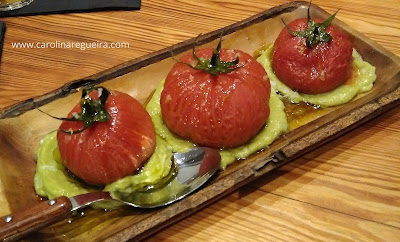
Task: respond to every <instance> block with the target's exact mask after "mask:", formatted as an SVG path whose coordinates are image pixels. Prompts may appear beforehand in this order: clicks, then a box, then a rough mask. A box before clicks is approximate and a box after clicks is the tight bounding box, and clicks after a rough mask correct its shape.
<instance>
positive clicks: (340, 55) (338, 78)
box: [272, 18, 353, 94]
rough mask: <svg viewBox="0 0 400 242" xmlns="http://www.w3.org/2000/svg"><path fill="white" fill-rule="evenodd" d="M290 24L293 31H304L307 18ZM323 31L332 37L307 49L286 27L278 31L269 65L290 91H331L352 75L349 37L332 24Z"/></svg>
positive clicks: (317, 20) (316, 20)
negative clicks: (270, 64)
mask: <svg viewBox="0 0 400 242" xmlns="http://www.w3.org/2000/svg"><path fill="white" fill-rule="evenodd" d="M313 20H314V21H315V22H316V23H321V22H322V21H321V20H320V19H313ZM289 27H290V28H291V29H292V30H293V31H300V30H305V29H307V19H306V18H302V19H297V20H294V21H292V22H291V23H290V24H289ZM326 32H327V33H329V34H330V35H331V36H332V40H331V41H329V42H327V43H318V44H317V45H316V46H315V47H314V48H309V47H307V46H306V40H305V38H302V37H294V36H293V35H291V34H290V33H289V31H288V30H287V29H286V28H284V29H283V30H282V31H281V33H280V34H279V36H278V38H277V39H276V41H275V44H274V48H273V54H272V55H273V56H272V67H273V69H274V71H275V74H276V75H277V76H278V78H279V80H281V81H282V82H283V83H285V84H286V85H287V86H289V87H290V88H292V89H293V90H297V91H299V92H302V93H308V94H318V93H324V92H328V91H331V90H332V89H334V88H336V87H338V86H340V85H342V84H344V83H345V82H346V81H347V80H348V79H349V78H350V77H351V74H352V64H351V62H352V50H353V46H352V43H351V40H350V38H349V37H348V36H347V35H346V34H345V33H343V32H341V31H340V30H339V29H338V28H336V27H335V26H333V25H332V24H331V25H329V26H328V28H327V29H326Z"/></svg>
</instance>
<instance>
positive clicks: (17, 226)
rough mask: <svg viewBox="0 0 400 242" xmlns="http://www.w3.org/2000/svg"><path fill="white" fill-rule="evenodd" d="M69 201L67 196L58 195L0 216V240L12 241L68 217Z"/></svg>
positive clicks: (70, 207)
mask: <svg viewBox="0 0 400 242" xmlns="http://www.w3.org/2000/svg"><path fill="white" fill-rule="evenodd" d="M71 209H72V205H71V201H70V200H69V199H68V198H67V197H64V196H62V197H58V198H56V199H53V200H49V201H43V202H40V203H39V204H37V205H36V206H33V207H30V208H29V209H28V210H25V211H21V212H16V213H15V214H11V215H8V216H5V217H2V218H0V219H1V220H0V241H14V240H17V239H18V238H22V237H23V236H25V235H27V234H28V233H30V232H32V231H35V230H39V229H42V228H44V227H46V226H48V225H51V224H53V223H55V222H58V221H60V220H62V219H64V218H66V217H68V215H69V213H70V212H71Z"/></svg>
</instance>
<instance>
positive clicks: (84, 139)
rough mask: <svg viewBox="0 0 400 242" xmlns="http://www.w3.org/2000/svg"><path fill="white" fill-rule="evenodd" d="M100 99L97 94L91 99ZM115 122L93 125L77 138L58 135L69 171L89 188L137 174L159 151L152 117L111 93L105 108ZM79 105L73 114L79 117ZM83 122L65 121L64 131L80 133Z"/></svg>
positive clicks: (135, 103)
mask: <svg viewBox="0 0 400 242" xmlns="http://www.w3.org/2000/svg"><path fill="white" fill-rule="evenodd" d="M96 95H98V93H97V91H95V92H92V93H91V95H90V96H92V97H94V96H96ZM105 107H106V109H107V110H108V112H109V114H110V116H111V118H110V120H109V121H107V122H96V123H93V124H92V125H91V126H90V127H89V128H88V129H86V130H84V131H83V132H81V133H77V134H74V135H70V134H66V133H64V132H62V131H58V133H57V140H58V146H59V149H60V153H61V157H62V160H63V163H64V165H65V167H66V168H68V169H69V170H70V171H71V172H72V173H73V174H74V175H76V176H77V177H79V178H81V179H82V180H84V181H85V182H86V183H88V184H95V185H106V184H109V183H111V182H113V181H115V180H117V179H119V178H122V177H125V176H128V175H131V174H133V173H134V172H136V170H137V169H138V168H140V167H141V166H142V165H143V163H144V162H145V161H146V160H147V159H148V158H149V157H150V156H151V154H152V153H153V152H154V149H155V132H154V127H153V123H152V121H151V118H150V116H149V114H148V113H147V112H146V110H145V109H144V108H143V106H142V105H141V104H140V103H139V102H138V101H136V100H135V99H134V98H133V97H131V96H129V95H128V94H125V93H122V92H117V91H114V92H111V93H110V95H109V96H108V99H107V101H106V104H105ZM80 110H81V108H80V105H79V104H78V105H76V106H75V107H74V108H73V109H72V111H71V112H70V113H69V115H68V117H72V115H73V113H74V112H75V113H79V112H80ZM82 127H83V124H82V122H71V121H64V122H63V123H62V124H61V126H60V129H62V130H69V129H72V130H78V129H81V128H82Z"/></svg>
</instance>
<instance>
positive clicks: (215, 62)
mask: <svg viewBox="0 0 400 242" xmlns="http://www.w3.org/2000/svg"><path fill="white" fill-rule="evenodd" d="M221 41H222V36H221V37H220V39H219V42H218V45H217V48H216V49H214V50H213V53H212V56H211V59H202V58H199V57H198V56H197V55H196V50H195V46H196V42H197V39H196V41H195V44H194V45H193V58H194V60H195V61H196V62H197V63H196V65H191V64H187V65H188V66H189V67H191V68H193V69H195V70H203V71H206V72H207V73H210V74H211V75H218V74H220V73H230V72H232V71H234V70H236V69H237V68H239V67H240V66H238V65H237V64H239V57H236V59H235V60H233V61H222V60H221V58H220V52H221Z"/></svg>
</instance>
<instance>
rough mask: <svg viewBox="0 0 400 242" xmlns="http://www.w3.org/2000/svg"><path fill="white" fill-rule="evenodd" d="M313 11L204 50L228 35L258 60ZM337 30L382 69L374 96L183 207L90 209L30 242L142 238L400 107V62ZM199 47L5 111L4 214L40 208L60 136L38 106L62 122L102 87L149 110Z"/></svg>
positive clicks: (290, 137) (277, 14)
mask: <svg viewBox="0 0 400 242" xmlns="http://www.w3.org/2000/svg"><path fill="white" fill-rule="evenodd" d="M307 6H308V3H307V2H292V3H288V4H285V5H281V6H278V7H275V8H272V9H270V10H268V11H265V12H262V13H260V14H257V15H255V16H253V17H251V18H249V19H246V20H244V21H241V22H238V23H236V24H234V25H231V26H228V27H225V28H223V29H221V30H218V31H215V32H211V33H208V34H205V35H203V36H201V37H200V38H199V39H198V43H199V44H200V45H202V46H212V47H215V46H216V43H217V41H218V38H219V36H220V33H221V32H223V34H224V37H223V47H224V48H237V49H241V50H243V51H245V52H248V53H250V54H253V53H255V52H256V51H257V50H259V49H260V48H263V47H265V46H267V45H268V44H270V43H272V42H273V41H274V39H275V38H276V37H277V35H278V33H279V32H280V31H281V29H282V28H283V27H284V26H283V24H282V22H281V19H284V20H285V22H287V23H288V22H290V21H291V20H293V19H296V18H299V17H305V16H306V11H307ZM311 15H312V16H313V17H319V18H327V17H328V16H329V14H328V13H327V12H325V11H324V10H322V9H320V8H319V7H317V6H315V5H312V8H311ZM334 24H335V25H337V26H339V27H340V28H342V29H343V30H344V31H345V32H347V33H348V34H349V35H350V36H351V37H352V40H353V42H354V46H355V48H356V49H357V51H358V52H359V53H360V54H361V55H362V57H363V58H364V60H366V61H368V62H369V63H371V64H372V65H374V66H375V67H376V73H377V80H376V83H375V85H374V88H373V89H372V91H370V92H369V93H367V94H365V95H362V96H359V97H358V98H357V99H355V100H353V101H352V102H351V103H348V104H346V105H343V106H340V107H336V108H335V109H331V110H330V112H328V113H326V114H324V115H323V116H322V117H320V118H317V119H315V120H311V121H309V122H308V123H305V124H303V125H302V126H300V127H298V128H296V129H294V130H292V131H290V132H288V133H287V134H285V135H283V136H282V137H280V138H279V139H278V140H276V141H275V142H274V143H273V144H272V145H270V146H269V147H267V148H266V149H264V150H263V151H260V152H259V153H257V154H254V155H252V156H251V157H249V158H248V159H246V160H241V161H238V162H236V163H235V164H233V165H231V166H229V167H228V168H227V169H226V170H225V171H221V172H220V173H219V174H218V176H217V177H215V178H214V179H213V180H212V181H210V182H209V183H208V184H206V186H205V187H203V188H202V189H201V190H200V191H198V192H196V193H195V194H193V195H191V196H189V197H188V198H186V199H184V200H182V201H180V202H177V203H175V204H172V205H170V206H168V207H165V208H161V209H152V210H143V209H132V208H124V209H118V210H113V211H109V212H104V211H95V210H92V209H87V210H84V211H83V212H82V214H76V215H75V216H71V217H70V218H69V219H67V220H65V221H62V222H60V223H58V224H55V225H53V226H51V227H49V228H46V229H44V230H42V231H39V232H37V233H35V234H33V235H31V236H30V237H28V239H32V240H71V239H76V240H85V241H86V240H110V241H121V240H128V239H132V238H134V239H136V240H138V239H143V238H145V237H147V236H149V235H150V234H152V233H155V232H157V231H158V230H160V229H162V228H163V227H165V226H167V225H169V224H171V223H174V222H176V221H177V220H179V219H182V218H184V217H185V216H188V215H189V214H191V213H193V212H195V211H197V210H199V209H201V208H202V207H204V206H207V205H208V204H210V203H213V202H214V201H216V200H217V199H219V198H221V197H222V196H224V195H226V194H228V193H230V192H232V191H233V190H235V189H237V188H238V187H240V186H242V185H244V184H246V183H248V182H250V181H252V180H254V179H255V178H257V177H260V176H263V175H265V174H267V173H269V172H271V171H272V170H274V169H275V168H277V167H279V166H282V165H284V164H287V163H288V162H289V161H291V160H292V159H294V158H295V157H298V156H299V155H302V154H304V153H305V152H308V151H309V150H311V149H314V148H316V147H318V146H320V145H322V144H323V143H324V142H328V141H329V140H331V139H334V138H335V137H337V136H339V135H341V134H342V133H344V132H346V131H348V130H350V129H352V128H355V127H356V126H358V125H360V124H361V123H363V122H365V121H367V120H369V119H371V118H373V117H375V116H377V115H379V114H380V113H382V112H384V111H386V110H388V109H389V108H391V107H393V106H395V105H397V104H399V103H400V59H399V58H398V57H396V56H395V55H394V54H392V53H390V52H388V51H386V50H385V49H383V48H382V47H380V46H379V45H377V44H376V43H375V42H373V41H371V40H369V39H367V38H366V37H365V36H363V35H362V34H360V33H358V32H356V31H355V30H354V29H352V28H351V27H349V26H347V25H345V24H344V23H342V22H340V21H339V20H337V19H336V20H335V21H334ZM193 42H194V40H193V39H192V40H188V41H185V42H183V43H180V44H177V45H174V46H171V47H170V48H167V49H164V50H161V51H158V52H155V53H153V54H150V55H147V56H145V57H143V58H139V59H135V60H132V61H130V62H127V63H124V64H122V65H119V66H117V67H115V68H112V69H109V70H106V71H104V72H101V73H98V74H96V75H93V76H90V77H87V78H84V79H80V80H76V81H74V82H72V83H69V84H67V85H65V86H63V87H61V88H60V89H57V90H54V91H51V92H49V93H48V94H46V95H44V96H41V97H37V98H34V99H32V100H26V101H24V102H22V103H19V104H17V105H14V106H11V107H8V108H5V109H3V110H1V111H0V115H1V118H2V119H1V120H0V160H1V169H0V185H2V186H1V187H0V194H1V195H2V196H1V197H0V201H1V202H2V211H1V212H3V213H4V212H13V211H17V210H19V209H24V208H28V207H29V206H32V205H33V204H35V203H37V202H38V198H37V197H36V195H35V193H34V190H33V176H34V172H35V165H36V164H35V161H34V159H35V154H36V150H37V148H38V145H39V142H40V139H41V138H43V137H44V135H46V134H47V133H48V132H50V131H52V130H55V129H57V128H58V125H59V121H56V120H53V119H50V118H48V117H47V116H46V115H44V114H42V113H40V112H39V111H37V110H35V108H36V107H39V106H40V107H41V109H43V110H45V111H46V112H48V113H51V114H52V115H55V116H65V115H66V113H68V111H69V110H70V109H71V108H72V106H74V105H75V103H76V102H77V100H79V96H80V94H79V93H78V92H77V90H78V89H79V88H80V87H82V86H85V85H93V84H99V83H102V85H104V86H105V87H108V88H110V89H114V90H120V91H124V92H127V93H129V94H130V95H132V96H134V97H135V98H136V99H138V100H139V101H141V102H142V103H144V102H145V101H146V100H147V98H148V97H149V95H151V93H152V92H153V90H154V89H155V87H156V86H157V85H158V83H159V81H160V80H162V79H163V78H165V76H166V74H167V73H168V71H169V69H170V68H171V67H172V65H173V64H174V60H173V59H172V58H171V53H172V54H174V55H175V56H176V57H177V58H179V55H181V54H182V53H183V52H187V51H190V49H191V48H192V45H193ZM333 110H334V112H333ZM3 204H4V205H3Z"/></svg>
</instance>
